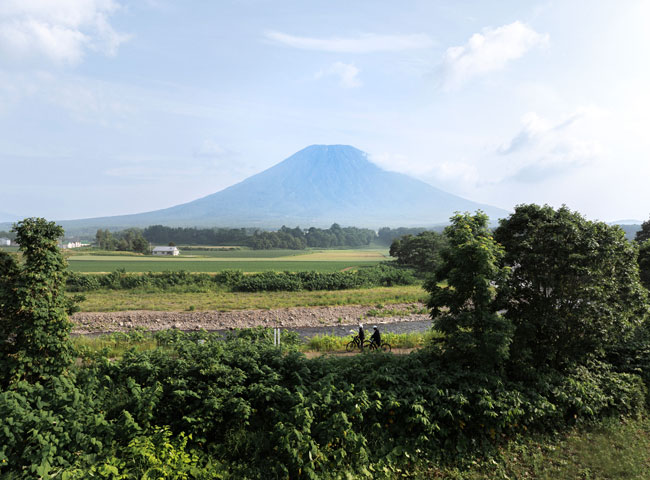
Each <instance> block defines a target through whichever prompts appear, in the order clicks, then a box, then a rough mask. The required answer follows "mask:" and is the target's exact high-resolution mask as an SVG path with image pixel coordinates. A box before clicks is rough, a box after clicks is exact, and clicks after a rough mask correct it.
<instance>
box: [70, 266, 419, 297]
mask: <svg viewBox="0 0 650 480" xmlns="http://www.w3.org/2000/svg"><path fill="white" fill-rule="evenodd" d="M413 283H415V277H414V275H413V272H412V271H411V270H410V269H405V268H397V267H393V266H391V265H384V264H380V265H377V266H374V267H367V268H362V269H360V270H358V271H351V272H333V273H319V272H295V273H294V272H263V273H254V274H251V275H244V274H243V273H242V272H241V271H238V270H225V271H223V272H220V273H217V274H216V275H209V274H206V273H189V272H185V271H172V272H162V273H152V272H148V273H143V274H139V273H126V272H125V271H124V270H116V271H114V272H111V273H109V274H84V273H71V274H69V276H68V278H67V283H66V286H67V289H68V291H70V292H87V291H92V290H98V289H100V288H108V289H113V290H128V289H134V288H155V289H160V290H164V289H169V288H174V287H183V286H184V287H198V288H203V289H214V288H227V289H231V290H235V291H240V292H273V291H286V292H295V291H299V290H345V289H349V288H364V287H374V286H387V287H390V286H392V285H412V284H413Z"/></svg>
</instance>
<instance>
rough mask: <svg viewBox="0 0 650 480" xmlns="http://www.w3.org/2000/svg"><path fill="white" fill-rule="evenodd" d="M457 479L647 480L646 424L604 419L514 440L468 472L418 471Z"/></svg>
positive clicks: (649, 441)
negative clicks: (565, 429) (543, 434)
mask: <svg viewBox="0 0 650 480" xmlns="http://www.w3.org/2000/svg"><path fill="white" fill-rule="evenodd" d="M415 477H416V478H418V477H419V478H448V479H455V480H514V479H535V480H573V479H575V480H578V479H585V480H586V479H607V480H645V479H647V478H649V477H650V420H649V419H648V418H647V417H643V418H638V419H634V418H627V419H618V418H611V419H606V420H604V421H602V422H600V423H598V424H596V425H591V426H583V427H581V428H574V429H573V430H571V431H569V432H568V433H565V434H562V435H555V436H533V437H528V438H525V437H522V438H518V439H516V440H515V441H513V442H510V443H509V444H507V445H506V446H504V447H503V448H501V449H499V450H498V453H497V454H496V456H494V457H491V458H485V459H477V460H475V461H473V462H472V463H471V464H470V465H468V466H466V467H458V466H456V467H450V468H445V469H441V470H437V471H431V470H429V471H422V472H419V474H418V475H416V476H415Z"/></svg>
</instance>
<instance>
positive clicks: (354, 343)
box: [345, 335, 368, 352]
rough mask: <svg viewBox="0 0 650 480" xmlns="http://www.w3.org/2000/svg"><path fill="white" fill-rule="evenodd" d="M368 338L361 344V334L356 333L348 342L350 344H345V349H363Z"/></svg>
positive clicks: (351, 350)
mask: <svg viewBox="0 0 650 480" xmlns="http://www.w3.org/2000/svg"><path fill="white" fill-rule="evenodd" d="M367 343H368V340H365V341H364V342H363V345H361V339H360V338H359V335H355V336H354V337H353V338H352V340H351V341H349V342H348V344H347V345H346V346H345V351H346V352H353V351H355V350H363V349H364V347H365V346H366V345H367Z"/></svg>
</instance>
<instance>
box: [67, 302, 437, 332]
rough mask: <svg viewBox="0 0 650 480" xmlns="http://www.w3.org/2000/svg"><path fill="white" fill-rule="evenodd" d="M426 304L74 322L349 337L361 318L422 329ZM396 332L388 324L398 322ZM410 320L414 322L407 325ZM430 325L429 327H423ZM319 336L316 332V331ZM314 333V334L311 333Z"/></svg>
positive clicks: (94, 328) (79, 318)
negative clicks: (377, 312) (273, 330)
mask: <svg viewBox="0 0 650 480" xmlns="http://www.w3.org/2000/svg"><path fill="white" fill-rule="evenodd" d="M423 307H424V305H422V304H419V303H403V304H395V305H387V306H386V307H384V309H383V310H384V315H386V314H390V316H377V317H373V316H368V312H369V311H370V310H381V309H378V308H377V307H372V306H358V305H346V306H337V307H295V308H284V309H277V310H233V311H229V312H219V311H213V310H210V311H192V312H157V311H150V310H133V311H125V312H78V313H75V314H74V315H73V316H72V317H71V320H72V322H73V324H74V326H73V328H72V333H73V334H78V335H84V334H97V333H109V332H128V331H130V330H133V329H136V328H138V329H144V330H148V331H156V330H165V329H168V328H177V329H179V330H187V331H191V330H201V329H205V330H231V329H235V328H250V327H257V326H264V327H281V328H287V329H290V330H296V331H298V332H299V333H301V334H302V335H305V332H307V331H309V332H312V331H313V332H318V333H332V332H336V333H335V334H339V335H346V334H348V333H349V331H350V329H352V328H355V327H356V325H357V324H358V323H359V322H362V323H363V324H364V327H366V328H368V327H369V328H372V325H383V326H385V327H386V328H383V329H382V330H384V331H394V332H396V333H398V332H399V333H402V332H406V331H421V330H422V329H426V328H428V327H429V326H430V325H431V320H430V318H429V316H428V314H423V313H416V312H420V311H421V309H422V308H423ZM400 324H403V327H402V328H398V329H397V330H394V329H393V328H390V329H389V328H388V325H391V326H393V325H400ZM409 324H412V325H410V326H409ZM425 325H426V326H425ZM314 334H316V333H314ZM308 336H312V335H308Z"/></svg>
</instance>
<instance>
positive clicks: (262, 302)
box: [79, 285, 427, 312]
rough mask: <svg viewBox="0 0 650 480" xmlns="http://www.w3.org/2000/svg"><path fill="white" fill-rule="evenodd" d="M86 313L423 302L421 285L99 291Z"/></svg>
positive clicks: (90, 294) (89, 296) (92, 296)
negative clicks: (275, 290)
mask: <svg viewBox="0 0 650 480" xmlns="http://www.w3.org/2000/svg"><path fill="white" fill-rule="evenodd" d="M84 296H85V297H86V300H84V301H83V302H82V303H81V304H80V305H79V306H80V308H81V311H83V312H116V311H124V310H156V311H182V310H190V309H194V310H221V311H228V310H244V309H273V308H288V307H316V306H318V307H320V306H335V305H373V306H374V305H376V304H380V303H381V304H386V305H389V304H395V303H412V302H420V301H424V300H425V299H426V298H427V294H426V292H425V291H424V290H423V289H422V287H421V286H419V285H409V286H398V287H375V288H363V289H354V290H336V291H313V292H312V291H302V292H255V293H248V292H188V291H185V290H181V291H174V290H170V291H164V292H161V291H146V290H139V289H135V290H99V291H93V292H87V293H84Z"/></svg>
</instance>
